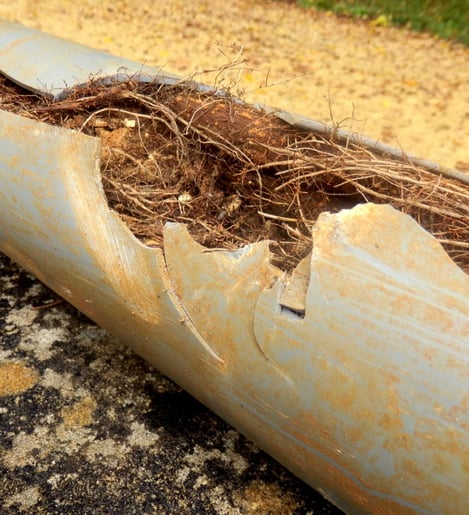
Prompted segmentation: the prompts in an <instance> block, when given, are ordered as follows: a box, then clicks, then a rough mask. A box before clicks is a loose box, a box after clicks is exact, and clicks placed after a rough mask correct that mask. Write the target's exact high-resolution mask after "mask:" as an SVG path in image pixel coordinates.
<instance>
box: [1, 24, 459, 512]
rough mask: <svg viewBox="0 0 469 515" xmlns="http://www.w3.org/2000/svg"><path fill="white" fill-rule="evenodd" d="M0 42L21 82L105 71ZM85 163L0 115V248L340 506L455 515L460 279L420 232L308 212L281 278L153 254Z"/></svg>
mask: <svg viewBox="0 0 469 515" xmlns="http://www.w3.org/2000/svg"><path fill="white" fill-rule="evenodd" d="M26 36H27V37H26ZM25 38H26V39H25ZM0 41H2V42H3V43H5V45H4V46H3V50H2V53H1V54H0V68H1V69H2V71H3V72H4V73H5V74H7V75H8V76H10V77H12V78H13V79H15V78H16V79H17V80H18V81H20V82H22V83H25V84H27V85H28V84H29V86H30V87H34V88H39V89H40V84H41V83H42V84H47V85H49V86H50V85H51V84H52V85H54V84H56V85H57V84H59V85H60V84H63V82H62V79H63V78H66V79H67V80H72V79H71V78H72V77H78V79H76V80H77V81H79V80H80V78H81V79H83V80H86V79H87V78H88V77H89V75H90V74H92V73H94V72H96V70H99V69H103V70H106V72H107V73H108V74H109V73H113V72H115V73H117V72H118V71H119V70H118V69H115V68H116V66H117V65H118V62H119V60H118V59H117V58H114V57H111V56H107V55H106V54H102V53H96V52H95V51H94V50H91V49H86V48H85V47H80V46H78V45H75V44H73V43H70V42H64V41H60V42H58V41H57V39H56V38H53V37H51V36H47V35H44V34H41V33H39V32H37V31H33V30H30V29H26V28H24V27H21V28H19V27H18V26H16V25H14V24H10V23H6V22H2V23H1V24H0ZM31 41H34V45H35V48H36V52H35V53H34V54H32V53H31V52H29V53H28V52H26V50H25V48H26V47H24V45H25V44H26V43H25V42H27V43H28V44H31ZM7 43H8V44H7ZM51 46H53V48H54V49H55V50H54V51H55V52H56V54H57V55H56V56H55V59H54V61H50V63H51V64H50V66H48V67H46V68H45V69H42V70H41V71H40V73H42V74H43V75H42V76H40V82H38V81H37V79H36V76H35V75H33V74H32V72H31V73H28V72H27V70H29V69H30V68H29V67H28V66H29V65H31V66H32V63H31V62H30V61H31V59H32V58H31V56H32V55H36V56H37V55H39V59H36V58H35V59H36V61H38V62H40V61H41V58H40V56H41V55H46V53H43V51H42V49H44V48H50V47H51ZM10 52H11V53H10ZM12 56H13V57H12ZM18 58H20V59H18ZM44 59H45V60H46V58H44ZM47 59H48V58H47ZM107 59H109V62H111V64H112V66H111V68H110V67H109V66H108V65H106V60H107ZM48 62H49V61H48ZM16 63H21V66H20V67H18V65H17V64H16ZM90 63H91V64H90ZM89 64H90V66H91V65H92V66H96V68H94V69H91V68H89V67H87V66H88V65H89ZM98 64H99V66H98ZM125 65H126V66H128V67H130V72H132V71H138V70H139V69H140V65H139V64H137V63H131V62H130V63H129V62H125ZM113 66H114V68H113ZM19 68H21V70H22V71H21V73H20V72H19V71H18V70H19ZM25 70H26V71H25ZM31 70H32V68H31ZM147 71H148V70H147ZM150 71H151V70H150ZM75 72H76V74H75V75H74V73H75ZM17 73H18V75H17ZM155 73H156V74H158V73H159V71H158V70H155ZM62 75H63V76H62ZM85 76H86V77H85ZM157 78H158V75H157ZM73 80H75V79H73ZM32 83H34V84H32ZM69 85H70V84H69ZM98 156H99V140H97V139H96V138H92V137H90V136H85V135H83V134H80V133H77V132H74V131H71V130H68V129H64V128H58V127H51V126H49V125H46V124H43V123H40V122H37V121H34V120H30V119H27V118H25V117H21V116H17V115H13V114H10V113H7V112H4V111H0V251H2V252H4V253H6V254H8V255H9V256H11V257H12V258H13V259H15V260H16V261H18V262H19V263H20V264H21V265H23V266H24V267H25V268H27V269H28V270H30V271H31V272H32V273H34V274H35V275H36V276H37V277H38V278H39V279H40V280H42V281H43V282H44V283H45V284H47V285H48V286H50V287H51V288H52V289H54V290H55V291H56V292H57V293H58V294H60V295H62V296H63V297H64V298H66V299H67V300H68V301H69V302H70V303H72V304H74V305H75V306H77V307H78V308H79V309H81V310H82V311H83V312H84V313H86V314H87V315H88V316H89V317H91V318H92V319H93V320H95V321H96V322H97V323H98V324H100V325H102V326H103V327H106V328H108V329H109V330H110V331H111V332H113V333H114V334H115V335H116V336H118V337H119V338H120V339H121V340H122V341H124V342H126V343H127V344H128V345H130V346H131V347H132V348H133V349H135V351H136V352H138V353H139V354H141V355H142V356H144V357H145V358H146V359H147V360H149V361H150V362H151V363H153V364H154V365H155V366H156V367H158V368H159V369H160V370H161V371H162V372H164V373H165V374H167V375H168V376H169V377H170V378H172V379H173V380H174V381H176V382H177V383H179V384H180V385H181V386H182V387H183V388H185V389H186V390H187V391H189V392H190V393H191V394H192V395H194V396H195V397H196V398H197V399H199V400H200V401H202V402H203V403H205V404H206V405H207V406H208V407H210V408H211V409H213V410H214V411H215V412H216V413H218V414H219V415H220V416H221V417H223V418H224V419H226V420H227V421H228V422H230V423H231V424H232V425H233V426H234V427H236V428H237V429H238V430H239V431H241V432H242V433H244V434H245V435H247V436H248V437H249V438H251V439H252V440H254V441H255V442H257V443H258V444H259V445H260V446H261V447H262V448H263V449H265V450H266V451H267V452H269V453H270V454H271V455H272V456H274V457H275V458H276V459H278V460H279V461H280V462H281V463H283V464H284V465H285V466H286V467H287V468H289V469H290V470H292V471H293V472H294V473H295V474H297V475H298V476H299V477H301V478H302V479H304V480H305V481H306V482H307V483H309V484H310V485H312V486H313V487H315V488H316V489H318V490H320V491H321V492H322V493H323V494H324V495H325V496H326V497H328V498H329V499H330V500H331V501H332V502H334V503H336V504H337V505H338V506H339V507H341V508H342V509H344V510H345V511H347V512H349V513H437V514H444V513H465V512H466V511H467V508H468V503H467V487H468V485H469V436H468V428H469V410H468V408H467V406H468V402H469V394H468V391H469V383H468V374H467V371H468V369H469V277H468V276H467V275H466V274H464V272H462V270H461V269H459V268H458V267H457V266H456V265H455V264H454V263H453V262H452V261H451V259H450V258H449V257H448V256H447V254H446V253H445V252H444V251H443V249H442V247H441V246H440V244H439V243H438V242H437V241H436V240H435V239H434V238H433V237H432V236H431V235H429V234H428V233H427V232H426V231H424V230H423V229H422V228H421V227H420V226H419V225H418V224H417V223H416V222H415V221H413V220H412V219H411V218H410V217H408V216H406V215H404V214H401V213H399V212H397V211H395V210H394V209H393V208H391V207H389V206H386V205H381V206H377V205H374V204H365V205H360V206H357V207H355V208H353V209H350V210H343V211H341V212H339V213H337V214H328V213H323V214H322V215H320V217H319V219H318V221H317V223H316V225H315V227H314V230H313V236H314V247H313V251H312V254H311V255H310V256H309V257H307V258H305V259H304V260H303V261H302V262H301V263H300V264H299V265H298V266H297V268H296V269H295V270H294V271H293V273H292V274H291V275H290V276H288V275H286V274H285V273H283V272H281V271H280V270H278V269H277V268H276V267H274V266H273V265H272V264H271V263H270V254H269V249H268V244H267V242H259V243H256V244H252V245H249V246H247V247H245V248H242V249H239V250H236V251H234V252H229V251H218V250H207V249H205V248H204V247H203V246H201V245H200V244H198V243H196V242H195V241H194V240H193V239H192V237H191V236H190V234H189V233H188V231H187V229H186V228H185V226H183V225H180V224H168V225H167V226H166V228H165V231H164V240H163V246H162V248H155V249H153V248H149V247H145V246H144V245H143V244H142V243H141V242H139V241H138V240H137V239H136V238H135V237H134V236H133V235H132V233H131V232H130V231H129V229H128V228H127V227H126V226H125V225H124V223H123V222H122V221H121V219H120V218H119V217H118V216H117V214H115V213H113V212H111V211H110V210H109V208H108V206H107V202H106V198H105V196H104V193H103V190H102V186H101V182H100V163H99V157H98ZM200 377H203V378H204V380H203V381H201V380H200Z"/></svg>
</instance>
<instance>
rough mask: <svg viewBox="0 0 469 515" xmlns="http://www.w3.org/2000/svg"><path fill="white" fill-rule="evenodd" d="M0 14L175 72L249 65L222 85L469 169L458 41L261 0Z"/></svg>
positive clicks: (464, 58) (178, 0)
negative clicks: (453, 42)
mask: <svg viewBox="0 0 469 515" xmlns="http://www.w3.org/2000/svg"><path fill="white" fill-rule="evenodd" d="M0 17H3V18H6V19H9V20H14V21H17V22H20V23H24V24H25V25H28V26H32V27H36V28H39V29H42V30H44V31H47V32H51V33H53V34H56V35H59V36H62V37H65V38H68V39H71V40H74V41H78V42H80V43H83V44H87V45H90V46H93V47H95V48H99V49H103V50H108V51H110V52H112V53H115V54H117V55H120V56H122V57H127V58H131V59H134V60H137V61H139V62H144V63H146V64H150V65H159V66H162V67H164V68H165V69H167V70H168V71H171V72H174V73H178V74H182V75H191V74H194V73H202V72H204V71H205V70H211V69H214V68H217V67H219V66H222V65H225V64H227V63H230V62H232V61H233V60H235V59H238V60H239V59H246V60H247V63H245V64H242V65H240V66H237V67H236V68H237V69H236V70H233V71H230V72H222V73H221V74H218V77H217V79H218V83H221V84H222V85H225V86H230V85H231V86H232V85H233V84H237V85H238V86H237V87H238V88H239V89H241V90H244V91H245V94H246V97H247V99H248V100H250V101H259V102H263V103H266V104H270V105H273V106H276V107H280V108H283V109H286V110H290V111H294V112H299V113H302V114H304V115H307V116H309V117H312V118H315V119H318V120H321V121H329V122H330V121H331V113H332V119H333V121H334V122H335V123H339V124H341V125H342V126H345V127H347V128H350V127H352V128H353V129H354V130H357V131H359V132H363V133H366V134H367V135H369V136H371V137H373V138H376V139H380V140H383V141H385V142H388V143H391V144H392V145H394V146H398V147H402V148H403V149H404V150H405V151H406V152H408V153H414V154H417V155H419V156H421V157H425V158H428V159H431V160H434V161H438V162H440V163H442V164H445V165H447V166H456V167H459V168H461V169H464V170H466V169H468V170H469V87H468V84H469V49H467V48H464V47H462V46H458V45H455V44H452V43H449V42H446V41H440V40H437V39H435V38H433V37H430V36H428V35H420V34H413V33H411V32H408V31H406V30H402V29H394V28H383V27H374V26H372V24H370V23H366V22H360V21H351V20H347V19H339V18H336V17H334V16H332V15H329V14H327V13H316V12H314V11H307V10H303V9H300V8H298V7H297V6H296V5H295V4H294V3H293V2H281V1H277V2H273V1H267V0H258V1H256V2H253V1H252V0H251V1H248V0H232V1H231V2H220V1H214V0H210V1H209V0H191V1H190V2H187V1H186V0H169V1H166V2H154V1H151V0H141V1H139V2H132V1H129V0H112V1H111V0H101V1H100V2H96V1H94V0H82V1H80V2H69V1H63V0H62V1H58V0H48V1H39V2H38V1H35V0H16V1H15V2H10V1H6V0H2V1H1V2H0ZM240 52H242V56H241V55H240ZM198 78H199V79H200V80H203V81H205V82H212V81H213V80H214V74H213V73H212V74H208V75H205V74H203V73H202V76H198ZM266 84H267V85H268V87H265V86H266Z"/></svg>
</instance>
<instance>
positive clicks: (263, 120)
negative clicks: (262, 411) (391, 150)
mask: <svg viewBox="0 0 469 515" xmlns="http://www.w3.org/2000/svg"><path fill="white" fill-rule="evenodd" d="M0 108H1V109H3V110H7V111H11V112H14V113H17V114H20V115H22V116H26V117H29V118H33V119H35V120H38V121H42V122H46V123H49V124H53V125H59V126H62V127H67V128H70V129H74V130H77V131H80V132H83V133H86V134H89V135H93V136H97V137H99V138H101V141H102V154H101V172H102V180H103V186H104V191H105V193H106V196H107V199H108V203H109V205H110V207H111V208H112V209H114V210H115V211H117V212H118V213H119V215H120V216H121V218H122V219H123V221H124V222H125V223H126V224H127V225H128V226H129V228H130V229H131V230H132V232H133V233H134V234H135V235H136V236H137V237H138V238H140V239H141V240H142V241H143V242H144V243H145V244H146V245H150V246H161V245H162V230H163V226H164V224H165V223H166V222H168V221H173V222H182V223H185V224H186V225H187V226H188V229H189V231H190V233H191V234H192V236H193V237H194V238H195V239H196V240H197V241H198V242H200V243H201V244H203V245H205V246H207V247H210V248H223V249H235V248H239V247H240V246H243V245H246V244H248V243H253V242H256V241H259V240H270V241H271V244H270V246H271V251H272V261H273V263H274V264H276V265H277V266H279V267H280V268H282V269H284V270H290V269H292V268H293V267H294V266H295V265H296V264H297V263H298V262H299V261H300V260H301V259H302V258H303V257H305V256H306V255H307V254H308V253H309V252H310V251H311V248H312V237H311V229H312V226H313V224H314V222H315V220H316V219H317V217H318V215H319V214H320V213H321V212H323V211H332V212H336V211H338V210H340V209H343V208H347V207H352V206H354V205H356V204H358V203H363V202H376V203H389V204H391V205H393V206H394V207H395V208H397V209H399V210H400V211H402V212H404V213H408V214H409V215H411V216H412V217H413V218H414V219H416V220H417V221H418V222H419V223H420V224H421V225H422V226H423V227H424V228H425V229H427V230H428V231H429V232H431V233H432V234H433V235H434V236H435V237H436V238H437V239H439V240H440V241H441V242H442V244H443V246H444V247H445V249H446V250H447V252H448V253H449V254H450V256H451V257H452V258H453V259H454V261H455V262H456V263H457V264H459V265H460V266H461V267H462V268H463V269H465V270H466V271H468V270H469V186H467V185H465V184H462V183H461V182H459V181H457V180H452V179H448V178H445V177H442V176H440V175H435V174H434V173H432V172H430V171H429V170H427V169H425V168H422V167H417V166H414V165H413V164H412V163H411V162H410V161H409V160H408V159H406V157H405V156H403V157H402V159H397V158H393V157H390V156H383V155H379V154H377V153H376V152H373V151H372V150H370V149H369V148H366V147H364V146H363V145H360V144H358V143H356V142H353V141H342V140H339V139H338V138H336V137H335V135H334V134H333V133H332V134H330V135H324V134H322V133H321V134H320V133H316V132H314V131H307V130H302V129H298V128H293V127H292V126H290V125H289V124H287V123H286V122H284V121H282V120H280V119H279V118H278V117H276V116H275V115H273V114H268V113H266V112H264V111H262V110H260V109H257V108H255V107H253V106H250V105H247V104H245V103H243V102H241V101H239V99H236V98H234V97H232V96H230V95H229V94H222V93H220V92H216V91H211V92H203V93H202V92H200V91H199V90H197V89H196V88H194V87H193V85H191V83H190V82H181V83H179V84H176V85H161V84H156V83H142V82H138V81H135V80H132V79H131V78H130V79H129V80H127V81H125V82H117V81H111V80H108V81H106V82H103V81H97V80H91V81H90V82H89V83H88V84H86V85H85V86H82V87H77V88H74V89H71V90H69V91H68V92H67V95H66V96H65V97H64V98H63V99H61V100H60V101H52V100H51V99H50V98H49V97H46V96H40V95H37V94H33V93H31V92H29V91H26V90H24V89H23V88H21V87H19V86H17V85H15V84H14V83H12V82H11V81H9V80H8V79H6V78H4V77H0Z"/></svg>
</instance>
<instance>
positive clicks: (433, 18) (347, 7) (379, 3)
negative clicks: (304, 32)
mask: <svg viewBox="0 0 469 515" xmlns="http://www.w3.org/2000/svg"><path fill="white" fill-rule="evenodd" d="M297 3H298V4H299V5H300V6H302V7H314V8H316V9H321V10H327V11H331V12H334V13H336V14H340V15H346V16H353V17H359V18H365V19H369V20H375V23H376V24H377V25H387V24H388V23H389V24H392V25H401V26H402V25H404V26H406V27H409V28H410V29H412V30H417V31H426V32H431V33H433V34H436V35H438V36H439V37H441V38H445V39H454V40H456V41H459V42H460V43H463V44H465V45H469V0H356V1H354V0H336V1H335V0H297Z"/></svg>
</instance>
